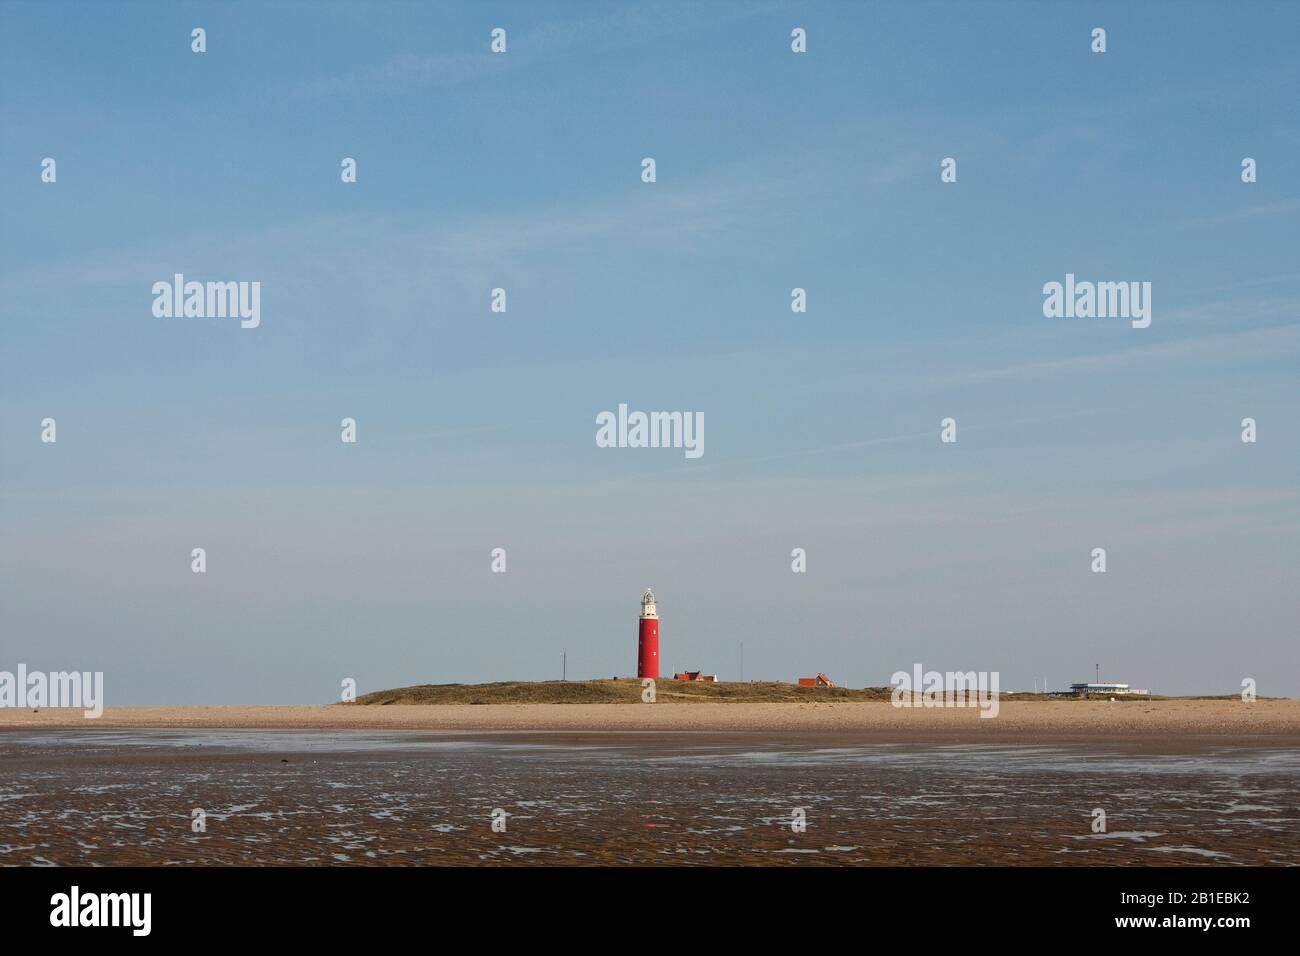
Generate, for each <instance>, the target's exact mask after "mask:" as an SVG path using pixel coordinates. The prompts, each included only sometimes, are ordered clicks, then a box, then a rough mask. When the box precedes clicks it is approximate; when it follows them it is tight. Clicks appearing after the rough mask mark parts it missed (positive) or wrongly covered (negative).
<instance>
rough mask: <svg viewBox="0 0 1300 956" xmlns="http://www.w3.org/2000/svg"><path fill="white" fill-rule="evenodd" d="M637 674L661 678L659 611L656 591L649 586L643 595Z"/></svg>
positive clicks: (637, 651) (637, 652) (638, 675)
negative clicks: (656, 607) (656, 608)
mask: <svg viewBox="0 0 1300 956" xmlns="http://www.w3.org/2000/svg"><path fill="white" fill-rule="evenodd" d="M636 676H637V677H653V678H654V679H655V680H658V679H659V612H658V611H656V610H655V593H654V591H651V590H650V589H649V588H646V589H645V594H643V595H641V621H640V629H639V636H638V640H637V650H636Z"/></svg>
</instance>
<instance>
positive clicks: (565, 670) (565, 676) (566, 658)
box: [560, 651, 569, 680]
mask: <svg viewBox="0 0 1300 956" xmlns="http://www.w3.org/2000/svg"><path fill="white" fill-rule="evenodd" d="M562 666H563V670H561V671H560V680H568V679H569V652H568V651H565V652H564V664H563V665H562Z"/></svg>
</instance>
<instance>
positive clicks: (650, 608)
mask: <svg viewBox="0 0 1300 956" xmlns="http://www.w3.org/2000/svg"><path fill="white" fill-rule="evenodd" d="M641 616H642V617H658V616H659V613H658V612H657V611H656V610H655V593H654V591H651V590H650V589H649V588H646V589H645V594H643V595H641Z"/></svg>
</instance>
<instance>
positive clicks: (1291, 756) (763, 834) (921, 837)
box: [0, 730, 1300, 865]
mask: <svg viewBox="0 0 1300 956" xmlns="http://www.w3.org/2000/svg"><path fill="white" fill-rule="evenodd" d="M1298 785H1300V751H1297V750H1295V749H1284V748H1270V747H1242V746H1235V747H1226V746H1202V747H1199V748H1184V749H1183V750H1182V751H1181V752H1176V753H1173V752H1160V751H1159V749H1158V743H1156V744H1153V743H1152V742H1147V743H1145V744H1134V743H1131V742H1130V743H1127V744H1124V745H1122V746H1121V745H1116V746H1095V745H1073V744H1062V745H1051V746H1045V745H1012V744H946V745H921V744H913V743H907V744H903V743H856V742H852V741H848V740H844V739H838V738H837V739H830V738H818V737H815V736H813V737H809V735H793V734H791V735H771V734H730V735H721V734H714V733H659V732H652V733H627V732H622V731H620V732H610V733H606V734H602V733H588V732H584V733H573V734H559V733H544V734H543V733H538V734H520V733H515V734H484V733H428V732H422V731H344V732H335V731H238V730H231V731H213V730H202V731H175V730H167V731H162V730H131V731H120V730H103V731H53V730H51V731H34V732H27V731H18V732H8V733H3V734H0V863H5V864H91V865H115V864H119V865H120V864H236V863H278V864H287V863H328V864H381V863H382V864H391V863H402V864H409V863H424V864H427V863H463V864H482V863H508V864H515V865H538V864H549V865H555V864H565V863H577V864H581V863H639V864H656V863H658V864H735V863H740V864H759V865H764V864H766V865H817V864H827V865H835V864H839V865H844V864H859V865H861V864H901V863H924V864H962V865H970V864H976V865H978V864H1044V863H1046V864H1057V863H1059V864H1085V865H1129V864H1138V865H1140V864H1159V865H1171V864H1198V865H1206V864H1210V865H1225V864H1226V865H1233V864H1274V865H1276V864H1283V865H1287V864H1300V786H1298ZM195 808H200V809H202V810H203V811H204V814H205V821H206V832H201V833H195V832H193V831H192V827H191V820H192V817H191V811H192V810H194V809H195ZM796 808H798V809H801V810H802V811H803V815H804V818H805V819H806V824H807V825H806V829H805V830H804V831H803V832H796V830H794V829H792V822H793V821H794V820H795V819H796V814H795V810H796ZM1094 808H1101V809H1103V810H1105V813H1106V825H1107V827H1106V828H1107V832H1105V833H1094V832H1093V831H1092V823H1093V810H1094ZM494 809H501V810H504V811H505V812H506V814H508V816H507V817H506V818H505V820H506V825H505V832H494V831H493V829H492V811H493V810H494Z"/></svg>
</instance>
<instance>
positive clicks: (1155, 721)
mask: <svg viewBox="0 0 1300 956" xmlns="http://www.w3.org/2000/svg"><path fill="white" fill-rule="evenodd" d="M41 727H48V728H53V727H66V728H69V729H87V728H91V727H98V728H191V729H208V728H250V729H252V728H257V729H267V730H272V729H322V730H326V729H340V730H342V729H357V730H381V729H392V730H398V729H405V730H448V731H451V730H504V731H571V732H573V731H578V732H580V731H609V730H624V731H673V730H678V731H726V732H763V733H770V732H785V731H805V732H817V733H851V734H857V735H860V736H861V738H862V739H882V740H883V739H895V738H897V739H970V740H990V741H993V740H1005V741H1012V740H1022V741H1033V740H1041V739H1072V738H1078V739H1112V738H1115V737H1177V738H1183V737H1200V736H1216V737H1217V736H1226V737H1256V736H1267V737H1279V738H1288V739H1289V740H1290V742H1291V743H1296V742H1298V741H1300V700H1258V701H1254V702H1251V703H1245V702H1242V701H1239V700H1160V701H1115V702H1111V701H1106V700H1081V701H1041V700H1040V701H1015V700H1007V699H1003V700H1002V701H1001V703H1000V707H999V711H998V715H997V716H996V717H993V718H981V717H980V711H979V709H978V708H975V707H971V708H954V707H948V708H898V707H893V706H891V705H890V704H889V703H888V702H883V701H869V702H838V703H807V704H804V703H799V704H787V703H691V704H673V703H657V704H518V705H513V704H484V705H473V704H448V705H391V706H361V705H348V704H334V705H319V706H249V707H110V708H106V709H105V710H104V713H103V715H102V716H101V717H99V718H98V719H91V720H88V719H86V718H85V717H83V716H82V713H81V712H80V711H77V710H66V709H58V710H50V709H45V710H41V711H40V712H39V713H36V712H32V711H30V710H18V709H11V708H6V709H0V731H3V730H5V729H8V728H14V729H20V728H22V729H27V728H31V729H34V728H41Z"/></svg>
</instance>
